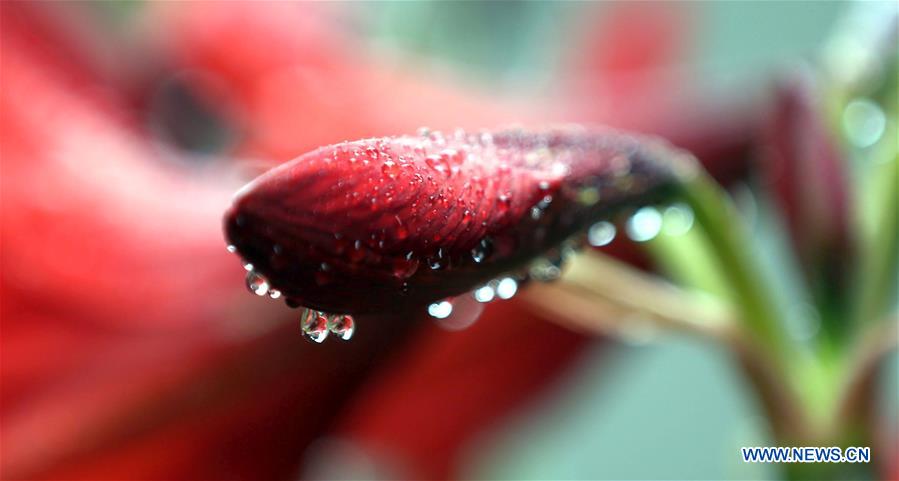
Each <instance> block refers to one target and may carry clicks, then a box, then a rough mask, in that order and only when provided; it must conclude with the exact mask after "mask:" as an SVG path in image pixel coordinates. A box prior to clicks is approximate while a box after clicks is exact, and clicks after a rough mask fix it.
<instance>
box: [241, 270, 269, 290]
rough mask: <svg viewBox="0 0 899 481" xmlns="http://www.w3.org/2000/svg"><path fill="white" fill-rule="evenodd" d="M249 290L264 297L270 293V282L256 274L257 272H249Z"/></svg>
mask: <svg viewBox="0 0 899 481" xmlns="http://www.w3.org/2000/svg"><path fill="white" fill-rule="evenodd" d="M245 280H246V284H247V289H249V290H250V292H252V293H253V294H256V295H257V296H264V295H266V294H267V293H268V281H267V280H266V279H265V277H263V276H261V275H259V274H257V273H256V271H248V272H247V277H246V279H245Z"/></svg>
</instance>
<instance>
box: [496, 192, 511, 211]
mask: <svg viewBox="0 0 899 481" xmlns="http://www.w3.org/2000/svg"><path fill="white" fill-rule="evenodd" d="M511 206H512V196H510V195H509V194H500V196H499V205H498V206H497V208H498V210H499V213H500V214H505V213H506V211H508V210H509V207H511Z"/></svg>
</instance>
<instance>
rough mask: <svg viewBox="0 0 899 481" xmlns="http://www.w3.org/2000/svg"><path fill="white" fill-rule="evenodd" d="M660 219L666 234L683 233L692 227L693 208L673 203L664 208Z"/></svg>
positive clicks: (676, 234)
mask: <svg viewBox="0 0 899 481" xmlns="http://www.w3.org/2000/svg"><path fill="white" fill-rule="evenodd" d="M662 221H663V222H662V224H663V225H664V227H663V230H664V232H665V234H666V235H670V236H680V235H684V234H686V233H687V232H689V231H690V229H691V228H692V227H693V209H691V208H690V207H689V206H687V205H686V204H674V205H672V206H670V207H668V208H667V209H665V213H664V214H663V215H662Z"/></svg>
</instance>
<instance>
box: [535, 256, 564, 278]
mask: <svg viewBox="0 0 899 481" xmlns="http://www.w3.org/2000/svg"><path fill="white" fill-rule="evenodd" d="M562 262H563V261H562V256H561V254H560V253H558V252H552V253H548V254H547V255H546V256H544V257H540V258H538V259H535V260H534V261H533V262H532V263H531V266H530V269H528V274H529V276H530V277H531V278H532V279H534V280H536V281H540V282H552V281H555V280H557V279H559V277H561V276H562Z"/></svg>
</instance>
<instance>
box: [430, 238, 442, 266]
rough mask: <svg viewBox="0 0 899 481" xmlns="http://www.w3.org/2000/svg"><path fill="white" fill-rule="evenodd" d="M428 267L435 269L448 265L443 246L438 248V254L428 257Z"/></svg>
mask: <svg viewBox="0 0 899 481" xmlns="http://www.w3.org/2000/svg"><path fill="white" fill-rule="evenodd" d="M435 240H436V239H435ZM428 267H430V268H431V269H432V270H435V271H436V270H440V269H443V268H445V267H446V256H445V254H444V253H443V248H442V247H441V248H439V249H437V253H436V254H434V255H433V256H431V257H429V258H428Z"/></svg>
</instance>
